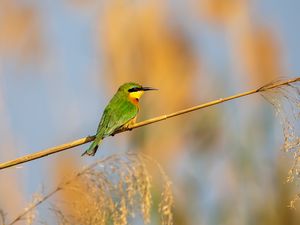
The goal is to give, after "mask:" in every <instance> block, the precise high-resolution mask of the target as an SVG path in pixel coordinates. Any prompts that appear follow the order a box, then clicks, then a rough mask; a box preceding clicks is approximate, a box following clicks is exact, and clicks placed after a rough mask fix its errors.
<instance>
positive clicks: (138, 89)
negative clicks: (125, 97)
mask: <svg viewBox="0 0 300 225" xmlns="http://www.w3.org/2000/svg"><path fill="white" fill-rule="evenodd" d="M140 90H141V88H138V87H134V88H130V89H129V90H128V92H137V91H140Z"/></svg>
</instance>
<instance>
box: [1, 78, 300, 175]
mask: <svg viewBox="0 0 300 225" xmlns="http://www.w3.org/2000/svg"><path fill="white" fill-rule="evenodd" d="M297 81H300V77H297V78H293V79H288V80H283V81H279V82H275V83H274V82H272V83H270V84H267V85H264V86H262V87H260V88H258V89H253V90H250V91H246V92H243V93H239V94H236V95H232V96H229V97H226V98H220V99H218V100H214V101H211V102H207V103H204V104H201V105H197V106H194V107H190V108H187V109H183V110H180V111H177V112H174V113H170V114H167V115H162V116H158V117H154V118H152V119H148V120H145V121H143V122H139V123H136V124H134V125H132V126H129V127H127V128H125V129H122V130H119V131H117V132H115V133H114V134H113V135H115V134H117V133H120V132H124V131H129V130H132V129H136V128H138V127H142V126H146V125H149V124H152V123H156V122H159V121H162V120H166V119H169V118H172V117H175V116H179V115H182V114H185V113H189V112H192V111H195V110H199V109H203V108H207V107H210V106H213V105H217V104H220V103H223V102H226V101H230V100H233V99H237V98H241V97H244V96H247V95H252V94H255V93H260V92H265V91H268V90H271V89H274V88H277V87H280V86H284V85H288V84H291V83H294V82H297ZM94 139H95V136H88V137H85V138H81V139H78V140H75V141H72V142H69V143H66V144H62V145H59V146H55V147H52V148H48V149H44V150H41V151H39V152H36V153H33V154H28V155H25V156H22V157H19V158H17V159H14V160H10V161H7V162H4V163H0V170H2V169H5V168H8V167H12V166H16V165H19V164H21V163H25V162H29V161H32V160H36V159H38V158H42V157H45V156H48V155H51V154H54V153H58V152H61V151H64V150H67V149H70V148H73V147H76V146H79V145H82V144H85V143H88V142H90V141H93V140H94Z"/></svg>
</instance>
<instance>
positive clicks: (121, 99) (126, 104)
mask: <svg viewBox="0 0 300 225" xmlns="http://www.w3.org/2000/svg"><path fill="white" fill-rule="evenodd" d="M134 85H136V86H137V84H134V83H127V84H124V85H122V86H121V87H120V88H119V90H118V91H117V93H116V94H115V95H114V97H113V98H112V99H111V100H110V102H109V104H108V105H107V106H106V108H105V110H104V112H103V115H102V117H101V121H100V123H99V125H98V129H97V134H96V138H95V140H94V141H93V143H92V144H91V145H90V147H89V148H88V150H86V151H85V152H84V153H83V154H82V155H90V156H93V155H95V153H96V151H97V149H98V147H99V145H100V144H101V142H102V140H103V139H104V138H105V137H107V136H110V135H111V134H113V133H114V132H115V131H116V130H118V129H119V128H121V127H122V126H123V125H125V124H127V123H128V122H129V121H130V120H132V119H133V118H135V117H136V115H137V113H138V111H139V108H138V106H136V105H135V104H133V103H132V102H131V101H130V99H129V98H128V89H129V88H132V87H133V86H134Z"/></svg>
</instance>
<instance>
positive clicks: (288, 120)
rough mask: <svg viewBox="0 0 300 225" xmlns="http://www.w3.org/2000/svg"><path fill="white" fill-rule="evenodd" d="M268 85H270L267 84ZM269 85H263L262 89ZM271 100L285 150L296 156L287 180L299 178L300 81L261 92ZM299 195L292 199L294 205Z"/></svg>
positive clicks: (291, 180)
mask: <svg viewBox="0 0 300 225" xmlns="http://www.w3.org/2000/svg"><path fill="white" fill-rule="evenodd" d="M273 84H274V83H272V84H269V85H273ZM267 86H268V85H267ZM267 86H264V87H262V89H264V88H266V87H267ZM261 94H262V95H263V97H264V98H265V99H266V100H267V101H269V102H270V103H271V104H272V105H273V107H274V109H275V112H276V116H278V117H279V119H280V123H281V125H282V130H283V136H284V144H283V146H282V149H283V151H285V152H288V153H291V154H292V155H293V157H294V162H293V165H292V167H291V168H290V170H289V172H288V177H287V182H293V181H296V179H298V182H299V181H300V180H299V177H300V176H299V175H300V123H299V122H300V82H299V81H298V82H295V83H290V84H285V85H282V86H278V87H276V88H273V89H270V90H268V91H265V92H262V93H261ZM298 199H299V196H297V197H296V198H295V199H294V200H292V201H291V206H292V207H293V206H294V203H295V202H296V200H298Z"/></svg>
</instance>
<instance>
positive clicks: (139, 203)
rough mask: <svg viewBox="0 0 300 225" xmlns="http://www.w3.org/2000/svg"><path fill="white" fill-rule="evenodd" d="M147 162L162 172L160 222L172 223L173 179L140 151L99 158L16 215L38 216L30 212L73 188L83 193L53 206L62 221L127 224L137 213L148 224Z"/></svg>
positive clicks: (83, 223)
mask: <svg viewBox="0 0 300 225" xmlns="http://www.w3.org/2000/svg"><path fill="white" fill-rule="evenodd" d="M147 164H149V165H150V164H152V165H153V164H154V166H155V167H156V168H157V169H158V171H159V173H160V175H161V179H162V181H163V182H162V184H161V189H162V194H161V203H160V206H159V208H160V210H159V212H160V214H161V224H166V225H171V224H173V219H172V218H173V215H172V207H173V194H172V190H171V182H170V180H169V178H168V177H167V175H166V173H165V172H164V170H163V169H162V167H161V166H160V165H159V164H158V163H157V162H156V161H155V160H153V159H151V158H150V157H148V156H146V155H144V154H137V153H126V154H118V155H112V156H110V157H108V158H106V159H104V160H101V161H97V162H96V163H94V164H92V165H90V166H89V167H87V168H85V169H83V170H82V171H80V172H78V173H76V174H75V175H74V176H72V177H71V178H70V179H68V180H66V181H64V182H63V183H61V184H60V185H59V186H58V187H57V188H56V189H54V190H53V191H52V192H49V194H47V195H45V196H43V197H41V198H39V200H38V202H36V203H35V205H33V206H30V210H28V209H26V210H25V212H23V213H22V214H21V216H18V217H17V218H20V219H25V218H35V217H33V216H28V214H29V213H31V211H32V210H36V208H37V206H38V205H39V204H41V203H42V202H45V201H46V200H47V199H49V198H50V197H52V196H53V195H54V194H57V193H58V192H60V191H72V192H74V193H76V194H78V195H80V198H78V199H77V200H76V201H74V202H64V203H60V204H58V203H56V204H55V206H54V207H52V209H51V210H52V211H53V212H54V214H55V215H56V218H57V219H58V221H59V224H81V225H85V224H114V225H126V224H128V223H129V220H133V219H134V218H135V216H136V215H137V214H139V215H140V217H141V219H142V220H143V221H144V223H145V224H148V223H150V219H151V218H150V215H151V213H150V212H151V208H152V195H151V188H152V176H151V174H150V172H149V171H148V169H147ZM63 204H68V207H67V208H69V209H70V208H72V210H71V212H67V210H64V209H62V208H63V207H62V205H63ZM32 215H36V214H32ZM16 221H17V220H14V221H13V222H12V223H10V224H14V223H15V222H16Z"/></svg>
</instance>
